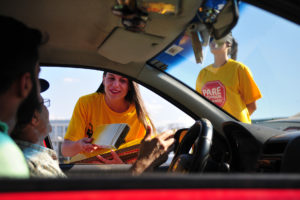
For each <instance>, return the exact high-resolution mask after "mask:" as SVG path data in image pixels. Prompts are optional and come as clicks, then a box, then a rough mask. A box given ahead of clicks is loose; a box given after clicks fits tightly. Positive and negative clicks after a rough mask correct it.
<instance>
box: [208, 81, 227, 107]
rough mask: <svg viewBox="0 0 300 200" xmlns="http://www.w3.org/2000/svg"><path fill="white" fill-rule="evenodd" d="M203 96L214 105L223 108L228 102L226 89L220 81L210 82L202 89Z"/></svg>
mask: <svg viewBox="0 0 300 200" xmlns="http://www.w3.org/2000/svg"><path fill="white" fill-rule="evenodd" d="M202 95H203V96H205V97H206V98H207V99H209V100H210V101H211V102H213V103H214V104H216V105H218V106H220V107H223V106H224V104H225V101H226V88H225V86H224V85H223V84H222V83H221V82H220V81H208V82H207V83H205V85H204V86H203V87H202Z"/></svg>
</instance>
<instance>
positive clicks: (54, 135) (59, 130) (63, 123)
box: [50, 120, 70, 162]
mask: <svg viewBox="0 0 300 200" xmlns="http://www.w3.org/2000/svg"><path fill="white" fill-rule="evenodd" d="M69 122H70V120H50V124H51V126H52V131H51V133H50V138H51V142H52V145H53V149H54V150H55V151H56V152H57V155H58V157H59V160H60V162H63V161H64V160H65V158H64V157H63V156H62V155H61V145H62V142H63V140H64V136H65V134H66V132H67V129H68V125H69Z"/></svg>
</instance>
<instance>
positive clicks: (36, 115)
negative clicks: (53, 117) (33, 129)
mask: <svg viewBox="0 0 300 200" xmlns="http://www.w3.org/2000/svg"><path fill="white" fill-rule="evenodd" d="M39 116H40V114H39V113H38V112H37V111H34V113H33V117H32V119H31V124H32V125H33V126H37V125H38V124H39V122H40V118H39Z"/></svg>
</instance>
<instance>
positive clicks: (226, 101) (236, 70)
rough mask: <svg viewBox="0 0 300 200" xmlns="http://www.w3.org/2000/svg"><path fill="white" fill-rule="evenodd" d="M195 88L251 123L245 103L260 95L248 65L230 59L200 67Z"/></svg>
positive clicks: (239, 117) (235, 115)
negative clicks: (216, 66) (216, 65)
mask: <svg viewBox="0 0 300 200" xmlns="http://www.w3.org/2000/svg"><path fill="white" fill-rule="evenodd" d="M196 90H197V91H198V92H199V93H201V94H202V95H203V96H205V97H206V98H207V99H209V100H210V101H212V102H213V103H215V104H216V105H218V106H219V107H221V108H223V109H224V110H226V111H227V112H229V113H230V114H232V115H233V116H234V117H236V118H237V119H239V120H240V121H242V122H245V123H251V119H250V115H249V112H248V109H247V107H246V105H247V104H250V103H253V102H254V101H256V100H257V99H259V98H261V97H262V95H261V93H260V91H259V89H258V87H257V85H256V83H255V82H254V80H253V77H252V74H251V72H250V70H249V69H248V67H246V66H245V65H244V64H242V63H240V62H237V61H235V60H232V59H229V60H228V62H227V63H226V64H225V65H223V66H221V67H218V68H215V67H213V66H212V65H209V66H207V67H205V68H204V69H202V70H201V71H200V73H199V75H198V78H197V81H196Z"/></svg>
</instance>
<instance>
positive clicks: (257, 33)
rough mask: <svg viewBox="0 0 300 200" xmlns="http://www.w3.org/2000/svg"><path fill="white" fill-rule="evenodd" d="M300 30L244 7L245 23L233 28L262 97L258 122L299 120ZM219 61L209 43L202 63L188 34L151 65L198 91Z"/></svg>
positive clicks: (241, 19)
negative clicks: (206, 72)
mask: <svg viewBox="0 0 300 200" xmlns="http://www.w3.org/2000/svg"><path fill="white" fill-rule="evenodd" d="M299 34H300V29H299V26H298V25H296V24H294V23H292V22H289V21H287V20H285V19H283V18H281V17H278V16H275V15H273V14H271V13H268V12H266V11H264V10H261V9H259V8H256V7H254V6H251V5H248V4H246V3H240V4H239V20H238V23H237V25H236V26H235V27H234V28H233V30H232V36H233V37H234V38H235V40H236V41H237V43H238V51H237V59H236V60H237V61H239V62H241V63H243V64H244V65H246V66H247V67H248V68H249V69H250V71H251V72H252V75H253V79H254V81H255V82H256V84H257V86H258V88H259V90H260V92H261V94H262V98H260V99H258V100H257V101H256V105H257V109H256V110H255V112H254V113H253V114H252V115H251V119H252V122H261V121H266V120H271V119H278V118H291V117H292V118H296V117H297V116H298V117H299V113H300V110H299V106H298V105H299V102H300V93H299V92H297V91H298V89H297V88H298V86H299V85H300V79H299V74H300V68H299V57H298V56H299V55H298V52H299V47H300V41H299V40H298V39H297V37H298V35H299ZM212 63H214V56H213V55H212V53H211V52H210V48H209V45H208V46H205V47H203V62H202V63H199V64H197V63H196V60H195V56H194V51H193V47H192V42H191V37H190V36H189V34H187V33H183V34H182V35H181V36H180V37H178V38H177V39H176V40H175V41H174V43H173V44H171V45H170V46H168V47H167V48H166V49H165V50H164V51H162V52H161V53H160V54H159V55H157V56H156V57H155V58H153V59H151V60H149V61H148V64H149V65H151V66H153V67H158V68H160V69H161V70H164V71H165V72H166V73H168V74H170V75H171V76H173V77H175V78H177V79H178V80H180V81H181V82H183V83H185V84H186V85H188V86H189V87H190V88H192V89H194V90H195V87H196V80H197V77H198V74H199V72H200V71H201V70H202V69H203V68H205V67H206V66H208V65H210V64H212Z"/></svg>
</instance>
